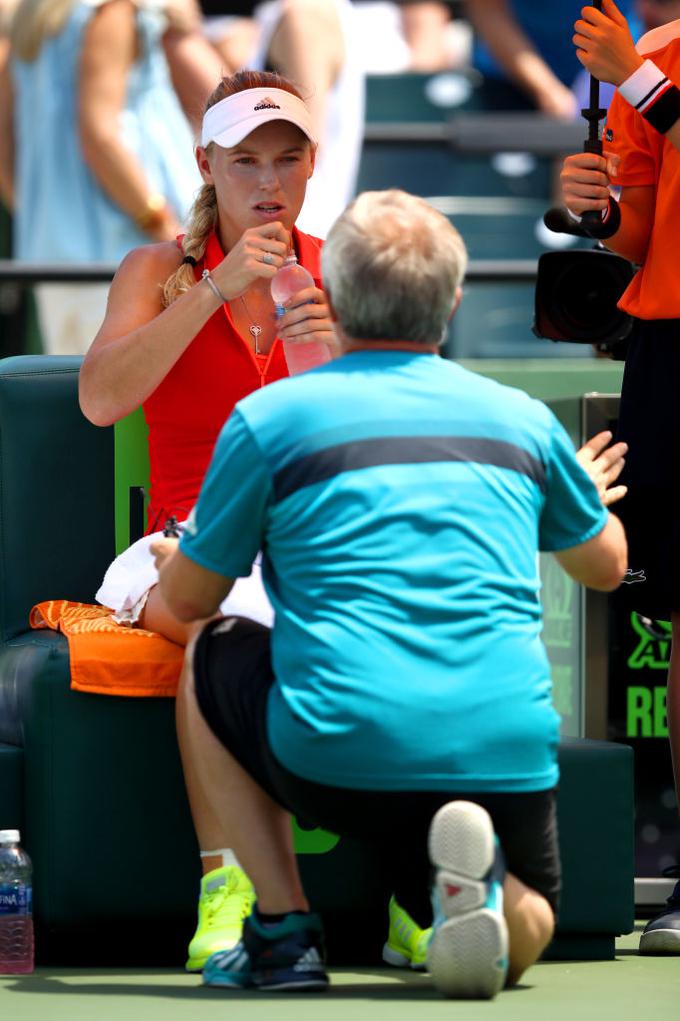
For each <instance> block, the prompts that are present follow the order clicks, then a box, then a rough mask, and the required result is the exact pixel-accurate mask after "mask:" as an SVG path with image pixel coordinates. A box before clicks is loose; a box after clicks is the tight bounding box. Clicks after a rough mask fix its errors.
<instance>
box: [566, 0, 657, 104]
mask: <svg viewBox="0 0 680 1021" xmlns="http://www.w3.org/2000/svg"><path fill="white" fill-rule="evenodd" d="M573 43H574V46H575V47H576V56H577V57H578V59H579V60H580V62H581V63H582V64H583V66H584V67H585V69H586V70H587V71H588V72H589V73H590V74H592V75H595V77H596V78H597V79H598V80H599V81H601V82H611V84H612V85H617V86H618V85H620V84H621V82H624V81H625V80H626V78H630V76H631V75H632V74H633V72H634V71H637V69H638V68H639V67H640V65H641V64H643V63H644V59H643V58H642V57H641V56H640V54H639V53H638V52H637V50H636V49H635V43H634V42H633V37H632V35H631V34H630V29H629V28H628V22H627V21H626V19H625V18H624V16H623V15H622V14H621V11H620V10H619V9H618V7H617V6H616V4H614V3H613V2H612V0H603V2H602V10H601V11H598V10H597V8H596V7H584V8H583V10H582V11H581V17H580V19H579V20H578V21H577V22H576V24H575V25H574V37H573Z"/></svg>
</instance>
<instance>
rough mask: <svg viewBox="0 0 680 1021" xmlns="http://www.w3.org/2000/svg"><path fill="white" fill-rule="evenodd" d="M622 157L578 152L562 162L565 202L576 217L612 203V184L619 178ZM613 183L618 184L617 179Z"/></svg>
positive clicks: (561, 180)
mask: <svg viewBox="0 0 680 1021" xmlns="http://www.w3.org/2000/svg"><path fill="white" fill-rule="evenodd" d="M620 162H621V160H620V157H619V156H617V155H616V153H609V152H605V153H604V154H603V155H602V156H598V155H597V153H595V152H579V153H575V154H574V155H573V156H567V157H566V159H565V161H564V163H563V164H562V171H561V173H560V183H561V185H562V201H563V202H564V204H565V206H566V207H567V209H570V210H571V212H572V213H574V214H575V215H576V216H582V215H583V213H585V212H587V211H588V210H590V209H598V210H602V209H606V208H607V205H608V204H609V196H610V191H609V186H610V184H611V183H612V178H616V174H617V171H618V167H619V163H620ZM614 183H616V182H615V181H614Z"/></svg>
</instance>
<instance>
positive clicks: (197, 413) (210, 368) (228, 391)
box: [144, 229, 322, 529]
mask: <svg viewBox="0 0 680 1021" xmlns="http://www.w3.org/2000/svg"><path fill="white" fill-rule="evenodd" d="M293 242H294V245H295V250H296V252H297V256H298V259H299V261H300V262H301V264H302V265H303V266H304V267H305V268H306V269H308V270H309V272H310V273H311V274H312V276H313V277H314V280H315V283H316V285H317V287H320V286H321V246H322V242H321V241H320V240H319V239H318V238H314V237H311V236H310V235H308V234H302V233H301V232H300V231H298V230H297V229H293ZM223 258H224V252H223V251H222V247H221V245H220V242H219V240H218V238H217V236H216V235H215V234H211V235H210V237H209V239H208V243H207V245H206V249H205V255H204V256H203V259H202V260H201V261H200V262H199V263H198V264H197V265H196V269H195V274H196V279H197V280H200V279H201V273H202V271H203V269H205V268H207V269H214V268H215V267H216V266H217V265H218V264H219V263H220V262H221V261H222V259H223ZM287 375H288V369H287V368H286V362H285V359H284V357H283V345H282V343H281V341H280V340H275V341H274V344H273V345H272V348H271V351H270V352H269V354H267V355H256V354H254V352H253V351H252V349H251V348H250V347H249V345H248V344H247V343H246V341H245V340H244V339H243V338H242V337H241V335H240V334H239V333H238V332H237V330H236V328H235V326H234V322H233V319H232V317H231V313H230V310H229V306H228V305H223V306H222V307H221V308H219V309H218V310H217V311H216V312H215V313H214V315H212V316H211V317H210V319H209V320H208V321H207V323H206V324H205V325H204V326H203V328H202V329H201V330H200V331H199V332H198V333H197V334H196V336H195V337H194V339H193V340H192V342H191V344H190V345H189V347H188V348H187V349H186V351H185V352H184V354H183V355H182V356H181V357H180V358H179V359H178V360H177V362H176V363H175V364H174V366H173V367H172V369H170V371H169V372H168V374H167V376H166V377H165V379H164V380H163V382H162V383H161V384H160V386H158V387H157V388H156V390H154V392H153V393H152V394H151V396H150V397H149V398H148V399H147V400H146V401H145V403H144V417H145V418H146V421H147V424H148V426H149V466H150V476H151V500H150V504H149V511H148V524H149V528H150V529H154V528H156V529H159V528H162V527H163V523H164V521H165V519H166V518H167V517H169V516H170V515H171V514H174V515H176V516H177V517H178V518H179V520H182V519H183V518H185V517H186V516H187V514H188V513H189V511H190V510H191V508H192V507H193V505H194V503H195V502H196V499H197V497H198V492H199V489H200V486H201V482H202V481H203V476H204V474H205V471H206V469H207V467H208V463H209V461H210V456H211V454H212V450H213V446H214V444H215V440H216V439H217V436H218V433H219V432H220V429H221V428H222V426H223V425H224V423H225V421H226V420H227V418H228V417H229V415H230V414H231V412H232V410H233V408H234V405H235V404H236V403H237V402H238V401H240V400H241V398H243V397H246V396H247V395H248V394H249V393H252V391H253V390H257V389H258V388H259V387H261V386H266V385H267V383H273V382H274V381H275V380H277V379H283V378H284V377H285V376H287Z"/></svg>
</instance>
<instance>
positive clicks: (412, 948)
mask: <svg viewBox="0 0 680 1021" xmlns="http://www.w3.org/2000/svg"><path fill="white" fill-rule="evenodd" d="M389 912H390V930H389V933H388V934H387V943H386V944H385V946H384V947H383V952H382V956H383V961H385V963H386V964H391V965H393V966H394V967H395V968H414V969H416V970H418V971H423V970H424V969H425V958H426V957H427V948H428V946H429V943H430V937H431V935H432V929H421V928H420V927H419V926H417V925H416V923H415V922H414V921H413V919H412V918H411V916H410V915H409V914H408V913H407V912H406V911H404V909H403V908H400V907H399V905H398V904H397V902H396V900H395V899H394V897H391V898H390V907H389Z"/></svg>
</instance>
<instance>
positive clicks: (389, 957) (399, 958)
mask: <svg viewBox="0 0 680 1021" xmlns="http://www.w3.org/2000/svg"><path fill="white" fill-rule="evenodd" d="M382 959H383V961H384V962H385V964H389V965H391V966H392V967H393V968H410V969H411V970H412V971H425V962H424V961H423V963H422V964H414V963H413V961H412V960H411V958H410V957H407V956H406V954H400V953H399V951H398V950H393V949H392V947H391V946H390V945H389V944H388V943H386V944H385V945H384V947H383V951H382Z"/></svg>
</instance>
